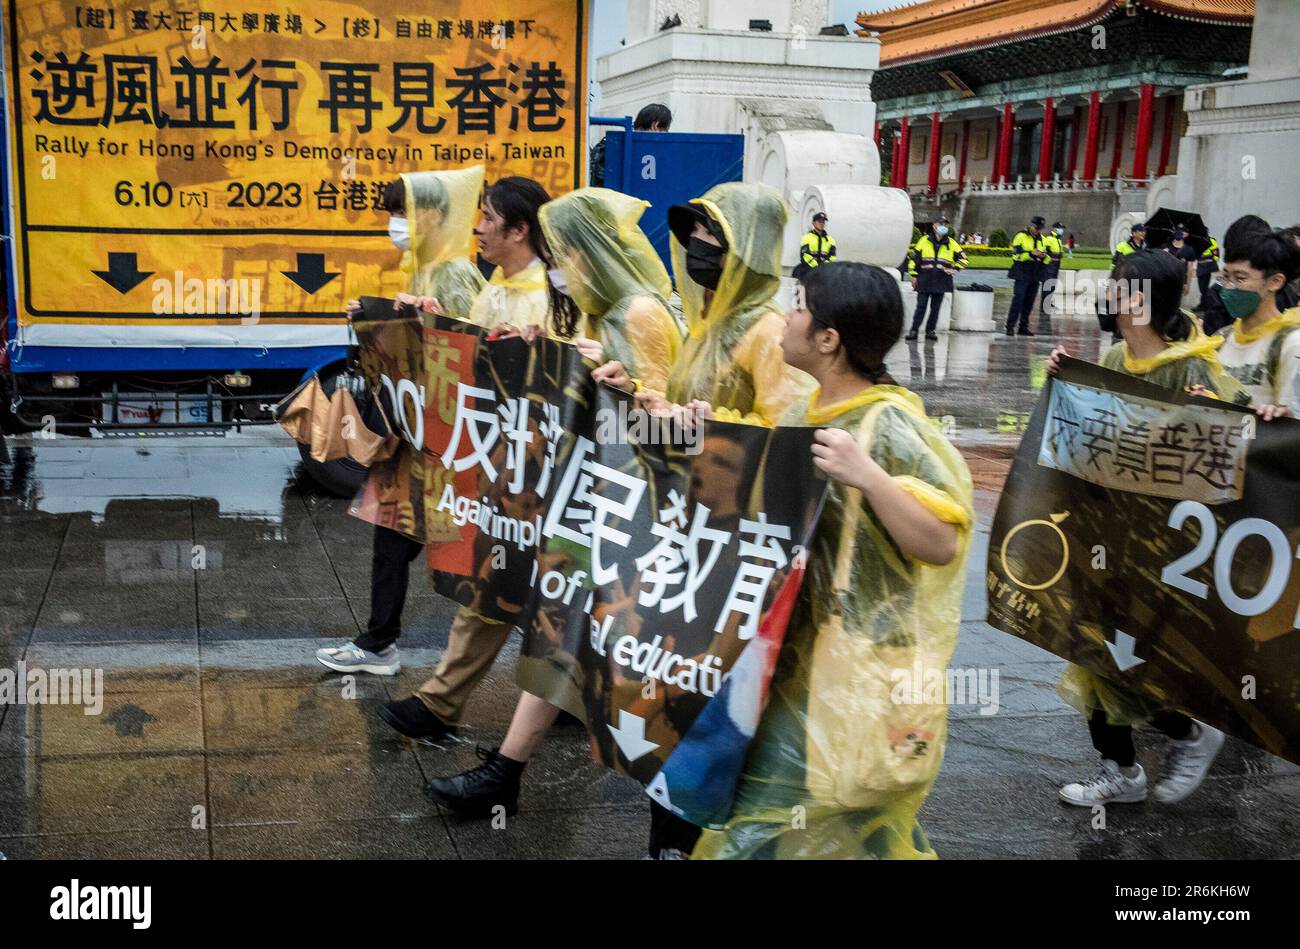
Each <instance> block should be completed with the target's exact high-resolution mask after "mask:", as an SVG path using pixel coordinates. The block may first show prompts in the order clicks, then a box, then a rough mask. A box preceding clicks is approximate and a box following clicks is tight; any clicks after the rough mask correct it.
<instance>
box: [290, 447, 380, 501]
mask: <svg viewBox="0 0 1300 949" xmlns="http://www.w3.org/2000/svg"><path fill="white" fill-rule="evenodd" d="M298 455H299V456H300V457H301V458H302V467H303V470H304V471H305V472H306V473H307V476H308V477H310V478H311V480H312V481H314V482H316V485H317V486H318V487H320V488H322V489H323V490H324V491H326V492H327V493H329V494H332V495H334V496H335V497H336V498H347V499H349V500H351V499H352V498H354V497H356V496H357V492H358V491H360V490H361V486H362V485H363V484H365V483H366V474H367V473H368V471H369V469H368V468H365V467H363V466H362V465H359V464H357V463H356V462H355V461H353V460H352V459H351V458H337V459H335V460H334V461H317V460H316V459H315V458H313V457H312V456H311V450H310V449H309V448H308V447H307V446H306V445H299V446H298Z"/></svg>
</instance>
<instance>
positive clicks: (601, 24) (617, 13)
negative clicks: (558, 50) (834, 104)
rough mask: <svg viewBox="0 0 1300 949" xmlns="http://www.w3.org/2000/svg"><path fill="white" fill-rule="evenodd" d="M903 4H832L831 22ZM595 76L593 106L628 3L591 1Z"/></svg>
mask: <svg viewBox="0 0 1300 949" xmlns="http://www.w3.org/2000/svg"><path fill="white" fill-rule="evenodd" d="M900 3H902V0H832V3H831V16H832V19H831V22H832V23H843V24H844V25H845V26H847V27H849V29H853V20H854V18H855V17H856V16H857V15H858V13H859V11H862V10H887V9H889V8H890V7H896V6H899V5H900ZM591 6H592V14H591V16H592V20H591V73H590V75H591V76H592V78H593V82H592V89H591V95H592V103H593V105H594V104H595V103H598V102H599V101H600V89H599V87H598V86H596V84H595V82H594V79H595V75H596V57H597V56H604V55H605V54H606V53H608V52H612V51H613V50H615V49H618V44H619V42H620V41H621V40H622V39H623V18H624V15H625V13H626V8H627V0H591Z"/></svg>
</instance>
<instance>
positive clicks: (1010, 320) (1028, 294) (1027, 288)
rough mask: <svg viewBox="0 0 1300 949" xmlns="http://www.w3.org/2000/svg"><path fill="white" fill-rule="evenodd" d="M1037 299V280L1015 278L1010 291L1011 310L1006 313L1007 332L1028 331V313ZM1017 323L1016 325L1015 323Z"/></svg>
mask: <svg viewBox="0 0 1300 949" xmlns="http://www.w3.org/2000/svg"><path fill="white" fill-rule="evenodd" d="M1037 299H1038V281H1037V280H1017V281H1016V288H1015V290H1013V291H1012V293H1011V310H1010V311H1009V312H1008V313H1007V334H1008V335H1010V334H1011V333H1017V332H1019V333H1027V332H1029V314H1030V313H1031V312H1032V311H1033V309H1034V301H1035V300H1037ZM1017 324H1018V325H1017Z"/></svg>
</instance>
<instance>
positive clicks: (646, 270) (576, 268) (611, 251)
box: [538, 188, 681, 389]
mask: <svg viewBox="0 0 1300 949" xmlns="http://www.w3.org/2000/svg"><path fill="white" fill-rule="evenodd" d="M647 207H649V205H648V204H647V203H646V202H644V201H641V200H640V199H638V198H634V197H631V196H630V195H626V194H621V193H619V192H617V191H610V190H609V189H607V188H583V189H581V190H578V191H573V192H570V193H569V194H566V195H564V196H562V197H559V198H556V199H555V200H553V201H550V202H548V203H546V204H544V205H542V208H541V210H540V211H539V212H538V218H539V220H540V221H541V224H542V233H543V234H544V235H545V237H546V242H547V244H548V246H549V247H550V249H551V252H552V254H553V255H554V257H555V260H556V263H557V265H558V267H559V268H560V270H561V271H563V273H564V279H565V282H566V283H567V284H568V292H569V295H570V296H571V297H572V298H573V302H574V303H575V304H576V305H577V307H578V309H580V310H581V311H582V312H583V313H585V314H587V315H588V316H589V317H591V329H592V331H593V332H594V333H595V335H596V337H597V338H598V339H599V340H600V342H601V344H602V345H603V346H604V348H605V358H606V359H617V360H619V361H620V362H622V363H623V365H624V366H625V367H627V369H628V371H629V372H630V373H631V374H632V376H634V377H636V378H639V379H641V381H642V382H643V383H645V384H646V385H648V386H650V387H651V388H656V389H662V388H663V386H664V385H665V384H666V380H667V375H668V370H669V367H670V366H672V364H673V362H674V361H675V360H676V358H677V354H678V352H679V351H680V349H681V334H680V332H679V330H678V327H677V324H676V323H675V322H674V320H673V319H672V315H671V314H670V313H669V311H668V305H667V302H666V301H667V299H668V297H669V296H670V295H671V294H672V281H671V280H669V279H668V271H667V270H665V269H664V265H663V264H662V263H661V262H660V260H659V255H658V254H656V253H655V250H654V247H653V246H652V245H651V243H650V239H649V238H648V237H646V236H645V232H643V231H642V230H641V228H640V226H639V224H638V222H639V221H640V219H641V215H642V214H644V213H645V209H646V208H647Z"/></svg>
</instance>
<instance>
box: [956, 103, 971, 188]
mask: <svg viewBox="0 0 1300 949" xmlns="http://www.w3.org/2000/svg"><path fill="white" fill-rule="evenodd" d="M969 144H970V119H964V120H963V121H962V123H961V161H960V162H959V163H958V165H957V190H958V191H961V190H962V189H963V188H965V187H966V153H967V152H968V151H969V149H968V148H967V147H966V146H967V145H969Z"/></svg>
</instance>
